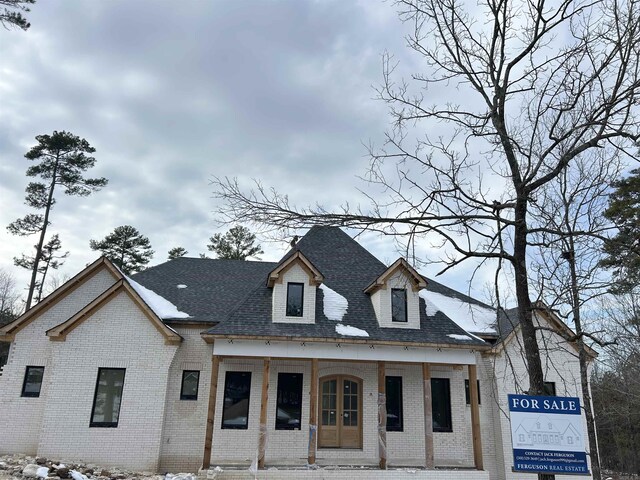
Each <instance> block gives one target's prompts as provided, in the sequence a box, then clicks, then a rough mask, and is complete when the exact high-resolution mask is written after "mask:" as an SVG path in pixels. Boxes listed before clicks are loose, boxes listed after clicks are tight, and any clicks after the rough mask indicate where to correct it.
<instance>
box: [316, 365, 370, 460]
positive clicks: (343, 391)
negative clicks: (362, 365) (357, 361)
mask: <svg viewBox="0 0 640 480" xmlns="http://www.w3.org/2000/svg"><path fill="white" fill-rule="evenodd" d="M318 412H319V413H320V425H319V428H318V447H320V448H362V380H361V379H359V378H357V377H352V376H349V375H333V376H330V377H323V378H321V379H320V396H319V399H318Z"/></svg>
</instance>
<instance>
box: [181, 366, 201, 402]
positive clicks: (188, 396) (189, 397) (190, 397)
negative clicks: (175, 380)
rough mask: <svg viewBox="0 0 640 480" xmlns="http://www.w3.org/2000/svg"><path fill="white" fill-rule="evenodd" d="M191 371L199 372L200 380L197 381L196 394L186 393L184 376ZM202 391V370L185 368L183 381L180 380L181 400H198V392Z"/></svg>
mask: <svg viewBox="0 0 640 480" xmlns="http://www.w3.org/2000/svg"><path fill="white" fill-rule="evenodd" d="M190 373H197V374H198V380H197V382H196V393H195V395H191V394H187V393H184V378H185V377H186V376H187V375H188V374H190ZM199 391H200V370H183V371H182V381H181V382H180V400H198V392H199Z"/></svg>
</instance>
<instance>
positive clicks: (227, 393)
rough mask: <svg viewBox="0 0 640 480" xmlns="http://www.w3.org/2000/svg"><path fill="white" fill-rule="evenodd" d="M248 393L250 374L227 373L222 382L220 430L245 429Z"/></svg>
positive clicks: (247, 420) (247, 413) (247, 418)
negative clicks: (222, 396) (222, 399)
mask: <svg viewBox="0 0 640 480" xmlns="http://www.w3.org/2000/svg"><path fill="white" fill-rule="evenodd" d="M250 393H251V372H227V376H226V378H225V381H224V404H223V407H222V428H237V429H242V430H246V429H247V427H248V425H249V394H250Z"/></svg>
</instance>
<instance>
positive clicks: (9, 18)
mask: <svg viewBox="0 0 640 480" xmlns="http://www.w3.org/2000/svg"><path fill="white" fill-rule="evenodd" d="M34 3H36V0H0V6H2V7H4V8H2V9H1V10H0V23H1V24H2V26H3V27H5V28H7V29H8V28H9V27H18V28H21V29H22V30H28V29H29V27H30V26H31V24H30V23H29V22H28V21H27V19H26V18H25V17H24V15H22V13H21V12H29V11H31V10H30V9H29V7H28V6H27V5H33V4H34ZM9 8H13V9H15V10H18V11H17V12H12V11H11V10H9Z"/></svg>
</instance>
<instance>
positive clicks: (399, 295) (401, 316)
mask: <svg viewBox="0 0 640 480" xmlns="http://www.w3.org/2000/svg"><path fill="white" fill-rule="evenodd" d="M391 321H393V322H404V323H406V322H407V291H406V290H405V289H404V288H392V289H391Z"/></svg>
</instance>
